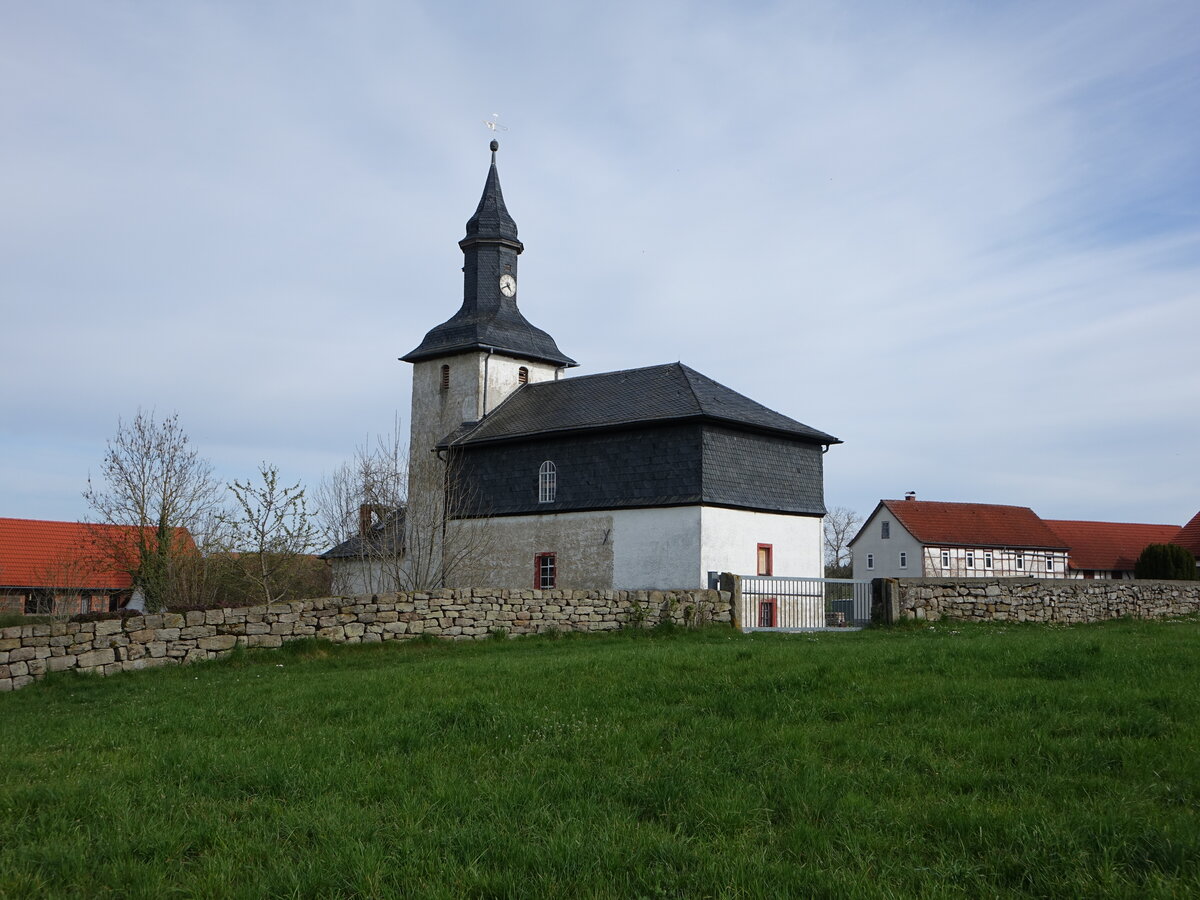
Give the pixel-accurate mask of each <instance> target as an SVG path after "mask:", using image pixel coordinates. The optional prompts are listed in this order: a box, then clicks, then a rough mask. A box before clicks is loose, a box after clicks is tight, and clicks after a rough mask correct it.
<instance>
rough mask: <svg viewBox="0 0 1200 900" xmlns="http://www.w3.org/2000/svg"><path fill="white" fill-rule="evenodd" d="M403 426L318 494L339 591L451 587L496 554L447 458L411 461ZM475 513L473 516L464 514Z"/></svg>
mask: <svg viewBox="0 0 1200 900" xmlns="http://www.w3.org/2000/svg"><path fill="white" fill-rule="evenodd" d="M399 434H400V427H399V422H398V421H397V423H396V425H395V427H394V428H393V430H392V432H391V433H390V434H387V435H382V436H380V437H379V438H377V439H376V440H375V442H374V443H371V442H370V441H368V442H367V443H366V444H364V445H362V446H360V447H358V448H357V449H356V451H355V455H354V457H353V459H351V460H350V461H348V462H346V463H344V464H343V465H342V466H340V467H339V468H338V469H337V470H336V471H335V472H334V474H333V475H332V476H331V477H330V478H327V479H326V480H325V481H324V482H323V483H322V485H321V487H320V488H319V490H318V493H317V498H318V503H317V505H318V509H319V519H320V522H321V525H322V533H323V534H324V536H325V538H326V540H327V541H328V542H329V543H330V544H333V545H334V547H333V549H332V550H330V551H328V552H327V554H326V558H329V559H331V561H332V562H333V563H334V570H335V574H334V590H335V591H338V592H356V593H358V592H365V593H378V592H382V591H395V590H405V591H419V590H429V589H433V588H439V587H445V586H447V585H452V584H454V583H455V581H456V579H458V578H460V577H463V576H464V573H465V572H466V571H467V568H468V567H469V565H470V564H471V563H472V562H474V561H475V560H477V559H479V558H480V557H481V556H482V555H484V554H485V553H486V551H487V549H488V548H489V547H490V541H491V531H490V529H489V528H488V527H487V526H488V519H487V517H486V516H481V515H479V514H478V510H477V507H478V503H471V502H468V501H469V500H470V499H471V498H472V497H473V496H474V492H472V491H471V490H470V489H469V488H468V487H466V486H465V484H464V482H463V480H462V479H461V478H459V477H458V474H459V473H458V472H457V471H456V469H455V467H454V466H453V465H451V464H449V463H448V462H447V454H446V453H432V452H431V453H429V454H427V455H425V456H424V457H422V458H419V459H415V460H413V461H412V462H411V463H410V462H409V459H410V457H409V455H408V450H407V448H406V446H405V444H404V443H403V442H402V441H401V439H400V437H399ZM465 510H471V511H472V514H471V515H459V513H461V512H463V511H465Z"/></svg>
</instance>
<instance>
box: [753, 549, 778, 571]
mask: <svg viewBox="0 0 1200 900" xmlns="http://www.w3.org/2000/svg"><path fill="white" fill-rule="evenodd" d="M764 551H766V552H765V554H764ZM764 557H765V559H766V564H765V565H764V563H763V559H764ZM755 565H756V567H757V568H758V574H759V575H774V574H775V548H774V547H772V546H771V545H770V544H759V545H758V552H757V553H756V554H755Z"/></svg>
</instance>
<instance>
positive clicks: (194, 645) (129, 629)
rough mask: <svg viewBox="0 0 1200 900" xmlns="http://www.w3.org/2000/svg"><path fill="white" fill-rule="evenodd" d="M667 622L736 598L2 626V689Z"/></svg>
mask: <svg viewBox="0 0 1200 900" xmlns="http://www.w3.org/2000/svg"><path fill="white" fill-rule="evenodd" d="M663 621H671V622H674V623H675V624H677V625H682V626H694V625H702V624H707V623H709V622H730V621H731V618H730V595H729V594H728V593H727V592H721V591H710V590H688V591H507V590H492V589H474V590H459V591H437V592H430V593H411V594H381V595H378V596H363V597H326V598H323V599H318V600H298V601H294V602H291V603H278V604H272V605H271V606H252V607H243V608H239V609H206V610H198V611H196V610H193V611H190V612H186V613H169V612H168V613H156V614H151V615H144V616H130V617H128V618H124V619H104V620H100V621H95V622H61V623H52V624H45V625H15V626H12V627H10V628H3V629H0V691H10V690H15V689H17V688H20V687H24V686H25V685H27V684H29V683H31V682H32V681H34V680H35V679H37V678H40V677H41V676H43V675H45V674H46V673H47V672H58V671H62V670H64V669H79V670H80V671H85V672H95V673H98V674H101V675H112V674H115V673H117V672H123V671H128V670H131V669H148V668H152V667H154V666H166V665H176V664H179V663H187V662H193V661H195V660H205V659H215V658H217V657H219V656H222V655H224V654H226V653H228V652H229V651H231V650H232V649H233V648H234V647H238V646H244V647H279V646H280V645H282V644H283V642H284V641H290V640H296V639H297V638H323V639H325V640H329V641H333V642H335V643H339V644H358V643H368V642H372V641H391V640H411V639H412V638H415V637H417V636H419V635H422V634H429V635H433V636H436V637H444V638H450V639H454V640H479V639H482V638H486V637H488V636H489V635H491V634H492V632H493V631H496V630H503V631H504V632H505V633H506V634H509V635H522V634H537V633H539V632H543V631H550V630H558V631H612V630H615V629H617V628H622V627H649V626H652V625H656V624H658V623H659V622H663Z"/></svg>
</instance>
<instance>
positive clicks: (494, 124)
mask: <svg viewBox="0 0 1200 900" xmlns="http://www.w3.org/2000/svg"><path fill="white" fill-rule="evenodd" d="M483 124H484V125H486V126H487V129H488V131H508V129H507V128H505V127H504V126H503V125H501V124H500V113H492V117H491V118H490V119H484V120H483Z"/></svg>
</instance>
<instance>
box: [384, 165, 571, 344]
mask: <svg viewBox="0 0 1200 900" xmlns="http://www.w3.org/2000/svg"><path fill="white" fill-rule="evenodd" d="M498 149H500V145H499V143H498V142H496V141H492V143H491V150H492V164H491V167H490V168H489V169H488V175H487V181H486V182H484V185H483V195H482V196H481V197H480V198H479V206H477V207H476V209H475V214H474V215H473V216H471V218H470V219H468V220H467V234H466V237H464V238H463V239H462V240H461V241H459V242H458V246H459V247H461V248H462V252H463V301H462V306H461V307H460V308H459V310H458V312H457V313H455V314H454V315H453V316H452V317H451V318H450V319H449V320H447V321H445V322H443V323H442V324H441V325H438V326H437V327H436V328H434V329H432V330H431V331H430V332H429V333H428V334H426V335H425V339H424V340H423V341H421V344H420V346H419V347H417V348H416V349H415V350H413V351H412V352H410V353H408V354H407V355H405V356H402V357H401V359H403V360H405V361H406V362H419V361H421V360H427V359H437V358H438V357H442V356H452V355H454V354H457V353H465V352H467V351H470V350H495V351H496V352H498V353H504V354H507V355H509V356H513V357H517V358H519V359H528V360H533V361H535V362H548V363H552V364H554V365H558V366H576V365H578V363H577V362H575V360H573V359H571V358H570V357H569V356H566V355H564V354H563V352H562V351H561V350H559V349H558V345H557V344H556V343H555V342H554V338H552V337H550V335H548V334H546V332H544V331H542V330H541V329H540V328H535V327H534V326H533V325H531V324H529V321H528V320H527V319H526V318H525V317H524V316H523V315H521V311H520V310H519V309H517V289H518V288H517V256H518V255H519V254H520V253H521V252H522V251H523V250H524V249H525V246H524V245H523V244H522V243H521V242H520V241H519V240H518V239H517V223H516V222H515V221H513V217H512V216H511V215H509V212H508V209H507V207H505V205H504V193H503V192H502V191H501V190H500V175H499V173H498V172H497V171H496V151H497V150H498Z"/></svg>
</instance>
